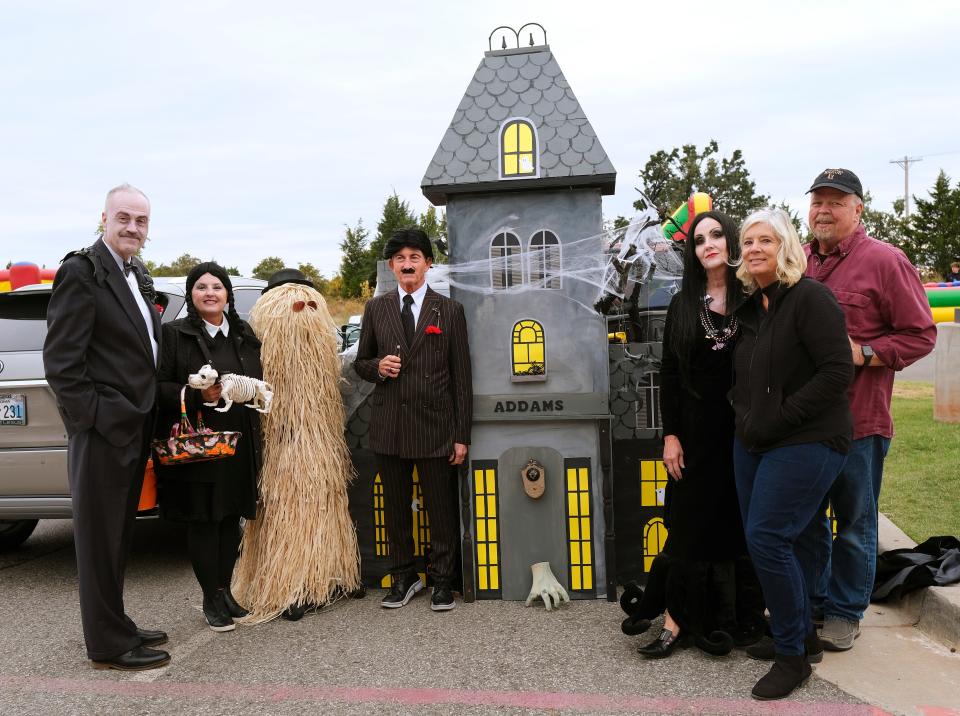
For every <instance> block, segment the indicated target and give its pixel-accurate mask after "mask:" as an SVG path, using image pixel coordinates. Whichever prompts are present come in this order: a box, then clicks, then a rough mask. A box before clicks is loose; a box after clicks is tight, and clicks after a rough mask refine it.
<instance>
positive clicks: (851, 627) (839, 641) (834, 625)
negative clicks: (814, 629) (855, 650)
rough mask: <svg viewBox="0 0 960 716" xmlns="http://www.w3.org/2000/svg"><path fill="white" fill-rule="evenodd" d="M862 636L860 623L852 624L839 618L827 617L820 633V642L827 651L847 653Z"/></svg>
mask: <svg viewBox="0 0 960 716" xmlns="http://www.w3.org/2000/svg"><path fill="white" fill-rule="evenodd" d="M858 636H860V622H850V621H847V620H846V619H840V618H839V617H827V618H826V619H825V620H824V622H823V630H822V631H821V632H820V641H821V642H823V648H824V649H826V650H827V651H846V650H847V649H849V648H851V647H852V646H853V640H854V639H856V638H857V637H858Z"/></svg>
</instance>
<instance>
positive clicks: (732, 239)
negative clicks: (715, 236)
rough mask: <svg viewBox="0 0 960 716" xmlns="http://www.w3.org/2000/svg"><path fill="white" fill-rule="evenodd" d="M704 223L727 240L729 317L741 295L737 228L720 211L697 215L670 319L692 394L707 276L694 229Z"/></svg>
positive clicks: (674, 345)
mask: <svg viewBox="0 0 960 716" xmlns="http://www.w3.org/2000/svg"><path fill="white" fill-rule="evenodd" d="M704 219H713V220H714V221H716V222H717V223H718V224H720V229H721V230H722V231H723V236H724V238H725V239H726V240H727V298H726V310H727V313H728V314H729V313H730V312H731V311H733V309H734V307H735V304H736V302H737V301H739V300H740V298H741V296H742V295H743V290H742V289H741V287H740V281H738V280H737V269H736V266H732V265H731V264H733V263H735V262H736V261H737V259H738V258H739V257H740V241H739V237H738V235H737V225H736V224H735V223H734V221H733V219H731V218H730V217H729V216H727V215H726V214H722V213H720V212H719V211H705V212H703V213H702V214H697V215H696V217H695V218H694V219H693V223H692V224H690V231H689V232H688V234H687V239H686V240H685V241H684V247H683V284H682V285H681V287H680V297H679V299H678V301H679V304H678V305H677V306H676V307H675V308H674V310H673V313H672V316H671V324H672V326H671V330H670V345H671V346H672V348H673V351H674V352H675V353H676V354H677V358H678V359H679V363H680V379H681V381H682V383H683V385H684V386H685V387H686V388H688V389H689V390H692V389H693V388H692V385H693V383H692V381H691V379H690V356H691V355H693V351H694V348H695V343H696V340H697V336H698V335H699V329H698V327H697V326H698V325H699V324H700V307H701V306H702V305H703V297H704V295H705V294H706V292H707V272H706V271H705V270H704V268H703V265H702V264H701V263H700V259H698V258H697V252H696V248H697V246H696V241H695V240H694V238H693V237H694V236H695V235H696V230H697V225H698V224H699V223H700V222H701V221H703V220H704Z"/></svg>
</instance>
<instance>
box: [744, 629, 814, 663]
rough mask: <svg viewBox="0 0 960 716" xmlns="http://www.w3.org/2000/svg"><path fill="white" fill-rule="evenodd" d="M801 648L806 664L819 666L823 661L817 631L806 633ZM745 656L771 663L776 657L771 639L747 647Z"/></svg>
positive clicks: (812, 630)
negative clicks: (805, 656) (803, 650)
mask: <svg viewBox="0 0 960 716" xmlns="http://www.w3.org/2000/svg"><path fill="white" fill-rule="evenodd" d="M803 646H804V649H805V650H806V655H807V663H808V664H819V663H820V662H821V661H823V644H821V643H820V637H819V636H817V630H816V629H811V630H810V631H809V632H807V638H806V639H804V640H803ZM746 651H747V656H749V657H750V658H751V659H757V660H759V661H773V659H774V657H775V656H776V648H775V647H774V645H773V639H771V638H770V637H764V638H763V639H761V640H760V641H758V642H756V643H755V644H752V645H750V646H748V647H747V650H746Z"/></svg>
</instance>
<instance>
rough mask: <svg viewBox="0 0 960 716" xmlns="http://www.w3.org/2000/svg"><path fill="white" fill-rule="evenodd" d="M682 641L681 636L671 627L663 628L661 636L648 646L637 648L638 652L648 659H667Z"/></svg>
mask: <svg viewBox="0 0 960 716" xmlns="http://www.w3.org/2000/svg"><path fill="white" fill-rule="evenodd" d="M679 643H680V637H679V636H677V635H676V634H674V633H673V632H672V631H670V630H669V629H661V630H660V636H658V637H657V638H656V639H654V640H653V641H651V642H650V643H649V644H647V645H646V646H641V647H640V648H639V649H637V653H638V654H640V655H641V656H645V657H646V658H648V659H666V658H667V657H668V656H670V655H671V654H672V653H673V650H674V649H676V648H677V646H678V645H679Z"/></svg>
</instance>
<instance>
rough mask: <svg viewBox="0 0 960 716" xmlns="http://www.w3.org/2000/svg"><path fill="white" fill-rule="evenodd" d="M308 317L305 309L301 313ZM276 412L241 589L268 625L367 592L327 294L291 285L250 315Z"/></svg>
mask: <svg viewBox="0 0 960 716" xmlns="http://www.w3.org/2000/svg"><path fill="white" fill-rule="evenodd" d="M297 309H299V310H297ZM250 324H251V326H252V327H253V329H254V331H255V332H256V334H257V337H258V338H260V341H261V342H262V343H263V346H262V349H261V354H260V359H261V362H262V364H263V377H264V380H266V381H267V382H269V383H271V384H272V385H273V408H272V410H271V412H270V413H269V414H267V415H264V416H263V417H264V421H263V438H264V455H263V469H262V471H261V473H260V501H261V504H260V509H259V510H258V515H257V519H256V520H251V521H248V522H247V523H246V528H245V530H244V535H243V541H242V543H241V546H240V559H239V561H238V564H237V570H236V573H235V575H234V583H233V588H234V591H235V594H236V596H237V600H238V601H239V602H240V603H241V604H243V605H244V606H245V607H246V608H247V609H249V610H250V616H248V617H245V618H244V621H245V622H252V623H257V622H263V621H267V620H269V619H273V618H274V617H276V616H278V615H279V614H281V613H282V612H283V611H284V610H285V609H286V608H287V607H289V606H291V605H293V604H314V605H324V604H329V603H330V602H332V601H333V600H335V599H337V598H338V597H339V596H341V595H343V594H344V593H349V592H352V591H354V590H356V589H358V588H359V587H360V553H359V550H358V548H357V535H356V530H355V528H354V524H353V520H352V519H351V518H350V513H349V511H348V509H347V504H348V503H347V485H348V484H349V483H350V481H351V480H352V479H353V467H352V465H351V462H350V453H349V450H348V449H347V445H346V442H345V441H344V436H343V403H342V401H341V398H340V391H339V380H340V359H339V357H338V356H337V340H336V327H335V325H334V322H333V319H332V318H331V317H330V313H329V311H328V310H327V305H326V302H325V301H324V300H323V296H321V295H320V293H319V292H318V291H316V290H315V289H313V288H310V287H309V286H304V285H300V284H293V283H289V284H284V285H282V286H278V287H276V288H273V289H271V290H270V291H267V292H266V293H265V294H263V296H261V297H260V299H259V300H258V301H257V304H256V305H255V306H254V307H253V311H252V312H251V314H250Z"/></svg>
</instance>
